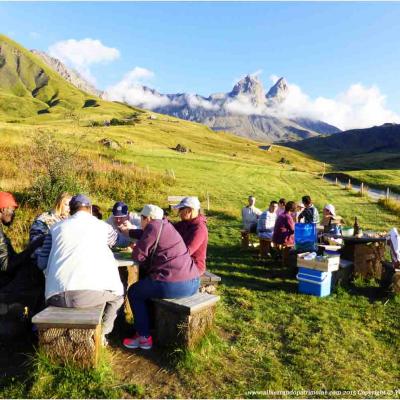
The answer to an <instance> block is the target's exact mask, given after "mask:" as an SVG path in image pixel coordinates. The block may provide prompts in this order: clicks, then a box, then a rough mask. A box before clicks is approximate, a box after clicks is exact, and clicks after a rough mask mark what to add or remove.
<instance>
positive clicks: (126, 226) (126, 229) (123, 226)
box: [118, 221, 135, 236]
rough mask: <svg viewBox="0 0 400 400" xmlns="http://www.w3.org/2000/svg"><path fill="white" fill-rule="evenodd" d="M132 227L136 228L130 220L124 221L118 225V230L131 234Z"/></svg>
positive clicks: (127, 234) (126, 234)
mask: <svg viewBox="0 0 400 400" xmlns="http://www.w3.org/2000/svg"><path fill="white" fill-rule="evenodd" d="M131 229H135V226H134V225H132V224H131V223H130V222H129V221H124V222H123V223H122V224H121V225H119V226H118V230H119V231H120V232H121V233H122V234H124V235H125V236H129V231H130V230H131Z"/></svg>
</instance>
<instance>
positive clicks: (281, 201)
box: [276, 198, 286, 217]
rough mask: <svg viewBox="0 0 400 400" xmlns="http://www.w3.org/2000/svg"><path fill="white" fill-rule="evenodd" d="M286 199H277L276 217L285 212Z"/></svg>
mask: <svg viewBox="0 0 400 400" xmlns="http://www.w3.org/2000/svg"><path fill="white" fill-rule="evenodd" d="M285 206H286V199H284V198H282V199H279V201H278V210H277V211H276V213H277V215H278V217H279V216H280V215H281V214H283V213H284V212H285Z"/></svg>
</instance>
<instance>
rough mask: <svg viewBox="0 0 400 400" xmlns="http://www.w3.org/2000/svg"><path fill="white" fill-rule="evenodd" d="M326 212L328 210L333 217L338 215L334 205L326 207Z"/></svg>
mask: <svg viewBox="0 0 400 400" xmlns="http://www.w3.org/2000/svg"><path fill="white" fill-rule="evenodd" d="M324 210H328V211H329V212H330V213H331V214H332V215H333V216H335V215H336V213H335V206H334V205H333V204H327V205H326V206H325V207H324Z"/></svg>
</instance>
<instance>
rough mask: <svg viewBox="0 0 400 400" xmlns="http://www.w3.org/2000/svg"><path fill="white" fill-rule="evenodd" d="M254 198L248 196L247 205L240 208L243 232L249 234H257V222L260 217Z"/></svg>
mask: <svg viewBox="0 0 400 400" xmlns="http://www.w3.org/2000/svg"><path fill="white" fill-rule="evenodd" d="M255 204H256V198H255V197H254V196H249V204H248V205H247V206H246V207H243V208H242V221H243V230H245V231H247V232H251V233H256V232H257V220H258V217H259V216H260V215H261V210H259V209H258V208H257V207H255Z"/></svg>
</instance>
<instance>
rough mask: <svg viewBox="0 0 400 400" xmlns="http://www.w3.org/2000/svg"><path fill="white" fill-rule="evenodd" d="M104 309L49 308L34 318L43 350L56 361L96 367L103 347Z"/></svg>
mask: <svg viewBox="0 0 400 400" xmlns="http://www.w3.org/2000/svg"><path fill="white" fill-rule="evenodd" d="M104 306H105V305H100V306H96V307H90V308H62V307H53V306H49V307H47V308H45V309H44V310H43V311H41V312H40V313H38V314H36V315H35V316H34V317H33V318H32V323H33V324H35V325H36V327H37V329H38V332H39V348H40V349H41V350H43V351H44V352H45V354H46V355H47V356H49V357H50V358H51V359H52V360H55V361H61V362H62V363H67V362H68V363H75V364H77V365H79V366H81V367H84V368H89V367H95V366H96V365H97V362H98V354H99V348H100V346H101V322H102V316H103V311H104Z"/></svg>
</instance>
